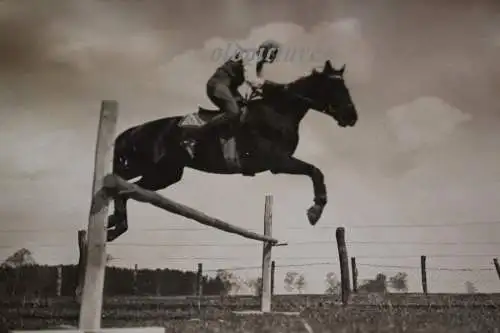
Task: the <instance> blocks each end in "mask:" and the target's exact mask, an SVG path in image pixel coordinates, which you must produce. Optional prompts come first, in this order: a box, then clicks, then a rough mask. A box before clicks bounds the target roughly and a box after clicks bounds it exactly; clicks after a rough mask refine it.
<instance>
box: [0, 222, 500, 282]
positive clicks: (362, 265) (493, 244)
mask: <svg viewBox="0 0 500 333" xmlns="http://www.w3.org/2000/svg"><path fill="white" fill-rule="evenodd" d="M492 226H499V227H500V221H470V222H457V223H451V222H450V223H434V224H433V223H425V224H422V223H421V224H411V225H409V224H366V225H350V226H348V230H355V229H383V230H387V229H408V230H409V231H410V232H411V231H412V230H413V229H415V228H421V229H422V228H431V229H435V228H444V229H446V228H448V229H449V228H462V227H478V228H479V227H492ZM335 228H337V227H336V226H317V227H315V229H317V230H333V229H335ZM209 230H211V229H210V228H203V227H161V228H143V229H134V230H133V231H134V233H138V234H141V235H142V234H144V236H145V238H146V237H147V235H148V234H149V233H152V232H154V233H160V232H173V231H182V232H200V231H209ZM249 230H252V229H249ZM305 230H310V228H308V227H287V228H284V229H280V232H281V233H283V232H288V231H305ZM253 231H259V230H256V229H253ZM40 233H42V234H43V233H55V234H60V233H73V234H74V233H75V229H74V228H53V229H3V230H1V229H0V237H2V236H3V237H5V235H9V238H10V236H11V235H12V234H21V235H27V234H35V235H39V234H40ZM16 238H17V239H19V236H17V237H16ZM28 238H29V237H28ZM57 238H60V237H57ZM287 244H288V246H287V249H290V248H297V250H296V251H299V252H301V253H304V252H307V251H308V250H307V249H308V247H323V246H324V247H329V250H328V253H327V254H329V255H326V256H318V255H310V256H303V255H288V256H284V255H281V254H282V251H281V250H280V251H279V253H278V255H276V256H275V257H274V258H273V259H274V260H275V261H276V263H277V265H276V266H275V267H276V269H278V270H279V269H281V270H286V269H293V268H307V267H323V269H324V270H325V271H337V270H338V256H337V254H336V252H335V251H333V250H332V248H333V247H334V246H335V240H334V239H319V240H292V241H288V242H287ZM261 246H262V244H261V243H259V242H257V243H254V242H246V241H245V240H243V241H240V242H227V243H221V242H213V241H212V242H210V241H209V240H208V239H206V240H205V239H204V240H203V241H201V242H199V243H196V242H178V241H175V242H157V243H153V242H148V241H145V242H137V241H134V242H115V243H108V248H109V249H110V252H111V258H110V263H111V265H118V266H130V265H131V263H132V262H134V261H135V262H136V263H140V264H141V265H148V266H154V265H157V266H158V267H160V266H161V267H165V266H169V265H175V264H178V263H184V264H185V263H191V265H192V266H194V263H195V262H204V263H210V264H211V265H213V266H216V267H213V268H211V267H210V268H208V269H205V270H204V272H205V273H216V272H218V271H220V270H225V271H233V272H239V271H240V272H241V271H252V270H260V269H261V265H251V264H249V265H232V264H231V263H242V262H243V261H245V262H247V261H248V262H254V261H255V262H258V260H260V258H259V257H257V256H251V255H250V256H247V255H232V256H229V255H222V256H221V255H214V256H211V255H207V252H208V251H209V250H208V249H209V248H214V249H218V248H220V249H224V251H225V252H227V251H226V250H227V249H234V250H235V251H236V249H252V248H255V247H258V248H260V247H261ZM347 246H348V248H349V251H350V252H351V253H354V254H355V255H352V254H351V255H352V256H353V257H355V259H356V261H357V267H356V269H357V270H359V273H362V272H364V271H366V272H370V273H371V272H373V271H377V272H385V271H387V272H394V271H409V272H412V274H413V275H414V276H418V272H416V271H421V270H422V267H421V266H420V265H409V264H397V263H398V262H400V261H407V260H412V259H419V258H421V257H422V255H425V256H426V258H429V259H433V260H435V259H439V264H437V263H433V264H432V265H429V267H426V268H425V269H426V271H428V272H430V273H432V274H431V277H430V279H432V278H435V274H437V273H440V272H441V273H442V272H449V273H477V274H483V273H487V274H489V275H488V278H487V279H485V278H484V276H479V275H478V276H476V277H475V278H476V280H481V281H486V280H487V281H488V282H489V283H497V284H498V282H499V281H498V280H499V276H497V273H498V274H500V272H497V270H496V268H495V266H494V265H493V262H492V259H493V258H496V257H497V256H498V253H499V252H500V241H492V240H464V241H461V240H447V241H427V240H420V239H418V240H407V241H405V240H387V241H385V240H363V239H348V240H347ZM416 246H418V247H419V248H421V249H422V252H425V254H424V253H405V252H404V251H403V250H402V249H405V248H407V247H416ZM23 247H24V248H28V249H29V250H30V251H37V250H41V249H43V248H52V249H55V250H58V251H59V250H60V249H69V248H73V249H75V248H76V246H75V243H74V242H69V241H67V242H64V243H62V242H60V241H58V242H56V241H54V242H50V243H41V242H37V241H30V242H26V243H24V244H23ZM388 247H390V252H389V253H387V251H386V250H387V248H388ZM176 248H179V249H182V248H184V249H196V248H199V249H201V252H202V253H203V255H177V256H174V255H166V254H164V253H154V254H151V253H146V251H147V250H146V249H160V250H161V251H162V252H164V249H176ZM426 248H433V249H434V250H433V251H428V250H426ZM436 248H439V249H440V251H439V252H438V251H436V250H435V249H436ZM464 248H467V251H465V250H464ZM475 248H488V251H477V250H474V251H473V250H472V249H475ZM124 249H129V250H130V249H141V250H140V251H134V254H135V255H137V254H140V256H139V257H130V256H128V255H127V256H122V255H120V254H121V253H123V250H124ZM375 249H381V250H382V251H385V252H384V253H381V254H377V253H375V252H374V250H375ZM395 249H398V250H395ZM443 249H447V251H443V252H441V251H442V250H443ZM458 249H459V251H458ZM16 250H18V246H16V245H7V244H5V242H3V244H1V245H0V251H1V252H5V253H6V254H9V253H10V254H12V253H13V252H14V251H16ZM367 250H368V251H367ZM412 251H414V249H412ZM1 252H0V253H1ZM169 252H172V251H169ZM276 252H278V251H276ZM287 252H289V253H290V252H294V251H287ZM115 253H116V255H115ZM4 258H7V257H4ZM444 259H450V260H453V259H455V261H457V260H459V261H464V260H466V259H469V261H473V262H476V263H478V262H482V265H474V266H473V267H467V265H444V264H443V263H442V261H443V260H444ZM379 261H383V262H381V263H380V262H379ZM388 261H389V262H390V263H388ZM394 262H396V263H394ZM306 270H307V269H306ZM361 275H363V274H361ZM364 275H366V274H364ZM454 278H456V274H455V277H454ZM471 278H472V277H471V276H464V277H463V278H458V280H462V279H463V280H464V281H465V280H466V279H468V280H470V279H471ZM444 280H449V279H448V278H447V279H442V281H444Z"/></svg>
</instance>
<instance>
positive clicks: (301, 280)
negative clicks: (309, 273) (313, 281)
mask: <svg viewBox="0 0 500 333" xmlns="http://www.w3.org/2000/svg"><path fill="white" fill-rule="evenodd" d="M306 286H307V282H306V278H305V276H304V275H303V274H299V275H298V276H297V278H296V279H295V289H297V291H298V292H299V294H302V292H303V291H304V289H305V288H306Z"/></svg>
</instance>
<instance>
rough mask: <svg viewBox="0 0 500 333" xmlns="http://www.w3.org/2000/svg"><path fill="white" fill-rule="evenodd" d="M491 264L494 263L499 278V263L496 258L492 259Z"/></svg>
mask: <svg viewBox="0 0 500 333" xmlns="http://www.w3.org/2000/svg"><path fill="white" fill-rule="evenodd" d="M493 265H495V269H496V271H497V275H498V278H499V279H500V265H499V264H498V258H494V259H493Z"/></svg>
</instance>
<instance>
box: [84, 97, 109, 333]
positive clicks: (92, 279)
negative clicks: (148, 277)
mask: <svg viewBox="0 0 500 333" xmlns="http://www.w3.org/2000/svg"><path fill="white" fill-rule="evenodd" d="M117 118H118V102H116V101H102V103H101V112H100V120H99V129H98V132H97V143H96V151H95V161H94V179H93V185H92V203H91V208H90V214H89V224H88V229H87V230H88V235H87V237H88V245H87V258H86V259H87V262H86V269H85V280H84V284H83V293H82V304H81V307H80V321H79V328H80V330H97V329H100V328H101V315H102V302H103V300H102V298H103V291H104V276H105V270H106V236H107V218H108V204H109V198H108V196H107V195H106V193H105V191H103V179H104V177H105V176H106V175H107V174H108V173H110V172H111V171H112V161H113V143H114V138H115V134H116V123H117ZM99 200H100V201H101V202H98V201H99Z"/></svg>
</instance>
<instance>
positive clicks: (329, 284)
mask: <svg viewBox="0 0 500 333" xmlns="http://www.w3.org/2000/svg"><path fill="white" fill-rule="evenodd" d="M325 284H326V290H325V294H329V295H339V294H340V291H341V287H340V281H339V280H338V279H337V276H336V275H335V273H333V272H329V273H327V274H326V277H325Z"/></svg>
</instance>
